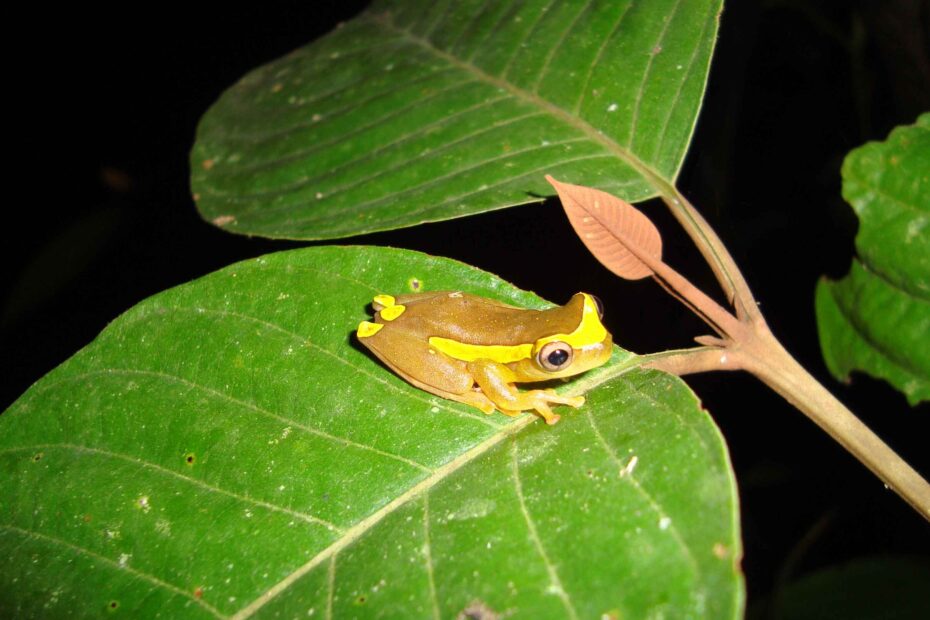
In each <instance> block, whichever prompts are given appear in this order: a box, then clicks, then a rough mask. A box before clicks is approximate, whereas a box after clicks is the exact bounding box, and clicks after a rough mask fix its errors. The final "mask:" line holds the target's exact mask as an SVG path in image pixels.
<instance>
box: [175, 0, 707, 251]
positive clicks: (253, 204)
mask: <svg viewBox="0 0 930 620" xmlns="http://www.w3.org/2000/svg"><path fill="white" fill-rule="evenodd" d="M721 4H722V0H693V1H689V2H683V1H682V0H652V1H650V2H633V0H576V1H565V2H551V1H550V0H529V1H516V0H511V1H503V2H484V1H483V0H481V1H477V0H470V1H466V2H449V1H445V2H432V1H429V2H427V1H424V0H383V1H380V2H376V3H375V4H374V6H373V7H372V8H370V9H369V10H368V11H366V12H365V13H363V14H362V15H360V16H359V17H358V18H356V19H354V20H352V21H350V22H347V23H345V24H343V25H341V26H340V27H339V28H337V29H336V30H335V31H334V32H332V33H331V34H329V35H328V36H326V37H324V38H322V39H320V40H318V41H316V42H314V43H313V44H311V45H308V46H307V47H304V48H302V49H299V50H297V51H295V52H293V53H292V54H290V55H288V56H285V57H284V58H281V59H279V60H277V61H275V62H272V63H271V64H268V65H265V66H263V67H260V68H258V69H256V70H255V71H253V72H252V73H250V74H248V75H247V76H245V77H244V78H243V79H242V80H241V81H240V82H239V83H238V84H236V85H235V86H233V87H232V88H231V89H229V90H228V91H227V92H226V93H224V94H223V96H222V97H221V98H220V99H219V101H218V102H217V103H216V104H215V105H214V106H213V107H212V108H211V109H210V110H209V111H208V112H207V114H206V116H205V117H204V118H203V120H202V122H201V124H200V128H199V130H198V135H197V141H196V144H195V146H194V150H193V154H192V158H191V159H192V169H193V173H192V186H193V191H194V195H195V198H196V201H197V205H198V208H199V209H200V211H201V213H202V215H203V216H204V217H205V218H206V219H208V220H211V221H213V222H214V223H215V224H217V225H219V226H222V227H224V228H226V229H227V230H230V231H234V232H240V233H247V234H253V235H262V236H268V237H286V238H299V239H320V238H332V237H340V236H349V235H355V234H359V233H363V232H370V231H375V230H386V229H391V228H400V227H403V226H411V225H413V224H417V223H420V222H427V221H437V220H445V219H450V218H454V217H460V216H463V215H468V214H472V213H478V212H482V211H487V210H490V209H499V208H503V207H507V206H512V205H515V204H521V203H526V202H532V201H535V200H539V197H540V196H545V195H549V194H551V193H552V189H551V187H549V186H548V185H547V184H546V182H545V180H544V178H543V175H544V174H552V175H554V176H555V177H557V178H560V179H567V180H569V181H571V182H572V183H578V184H582V185H589V186H594V187H597V188H599V189H602V190H605V191H608V192H611V193H613V194H616V195H618V196H621V197H623V198H625V199H627V200H629V201H637V200H641V199H644V198H647V197H649V196H652V195H654V194H655V190H654V188H653V187H651V186H650V184H649V183H647V182H646V180H645V179H644V177H643V174H644V172H645V171H648V170H651V171H652V172H651V174H657V175H658V176H659V177H660V178H664V179H665V180H667V181H671V180H674V178H675V176H676V174H677V172H678V169H679V167H680V165H681V162H682V159H683V158H684V154H685V150H686V148H687V146H688V142H689V140H690V138H691V134H692V131H693V129H694V124H695V119H696V118H697V112H698V109H699V107H700V103H701V97H702V95H703V92H704V87H705V83H706V78H707V72H708V68H709V64H710V57H711V52H712V51H713V46H714V41H715V39H716V33H717V25H718V23H717V18H718V15H719V13H720V10H721Z"/></svg>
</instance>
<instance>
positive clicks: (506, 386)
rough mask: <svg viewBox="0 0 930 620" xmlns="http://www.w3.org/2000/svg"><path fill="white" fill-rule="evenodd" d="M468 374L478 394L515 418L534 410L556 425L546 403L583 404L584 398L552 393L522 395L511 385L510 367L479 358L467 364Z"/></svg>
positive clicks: (538, 392) (548, 422) (550, 391)
mask: <svg viewBox="0 0 930 620" xmlns="http://www.w3.org/2000/svg"><path fill="white" fill-rule="evenodd" d="M468 372H469V373H471V376H472V377H474V379H475V383H477V384H478V387H480V388H481V392H482V393H483V394H484V395H485V396H487V397H488V398H489V399H490V400H491V402H492V403H494V405H495V406H496V407H497V408H498V409H499V410H500V411H501V413H505V414H507V415H517V414H518V413H520V412H521V411H526V410H529V409H535V410H536V411H537V412H538V413H539V414H540V415H541V416H542V417H543V418H544V419H545V420H546V424H555V423H556V422H558V421H559V416H558V414H556V413H553V412H552V409H550V408H549V403H553V404H557V405H571V406H572V407H580V406H581V405H583V404H584V397H583V396H560V395H559V394H556V393H555V391H554V390H527V391H525V392H521V391H520V390H518V389H517V388H516V386H515V385H514V379H515V377H514V374H513V372H511V370H510V369H509V368H507V367H506V366H504V365H503V364H500V363H498V362H494V361H491V360H485V359H479V360H475V361H472V362H468Z"/></svg>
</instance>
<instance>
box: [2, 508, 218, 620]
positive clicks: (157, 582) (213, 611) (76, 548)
mask: <svg viewBox="0 0 930 620" xmlns="http://www.w3.org/2000/svg"><path fill="white" fill-rule="evenodd" d="M0 527H2V528H5V529H7V530H10V531H12V532H15V533H17V534H19V535H21V536H25V537H28V538H34V539H36V540H41V541H44V542H47V543H52V544H54V545H58V546H60V547H65V548H66V549H69V550H71V551H73V552H75V553H77V554H80V555H86V556H87V557H91V558H93V559H95V560H97V561H99V562H103V563H104V564H107V565H109V566H110V567H112V568H114V569H116V570H119V571H123V572H126V573H129V574H131V575H134V576H135V577H138V578H139V579H142V580H144V581H147V582H149V583H151V584H152V585H154V586H157V587H159V588H162V589H164V590H168V591H169V592H172V593H174V594H177V595H179V596H182V597H184V598H186V599H188V600H189V601H191V602H192V603H196V604H197V605H199V606H200V607H202V608H203V609H205V610H206V611H207V612H209V613H210V615H212V616H214V617H216V618H223V617H224V615H223V614H221V613H220V611H219V610H218V609H217V608H216V607H213V606H212V605H210V604H209V603H207V602H206V601H204V600H203V599H202V598H197V597H196V596H194V594H193V592H187V591H186V590H183V589H181V588H179V587H178V586H176V585H174V584H171V583H168V582H167V581H163V580H161V579H159V578H158V577H156V576H154V575H152V574H149V573H146V572H143V571H140V570H138V569H136V568H133V567H132V566H128V565H123V564H120V563H119V562H117V561H115V560H111V559H110V558H108V557H106V556H104V555H101V554H99V553H97V552H96V551H91V550H90V549H87V548H86V547H82V546H80V545H76V544H74V543H72V542H68V541H66V540H62V539H60V538H56V537H54V536H49V535H48V534H41V533H39V532H34V531H30V530H26V529H23V528H21V527H17V526H15V525H12V524H8V523H2V524H0Z"/></svg>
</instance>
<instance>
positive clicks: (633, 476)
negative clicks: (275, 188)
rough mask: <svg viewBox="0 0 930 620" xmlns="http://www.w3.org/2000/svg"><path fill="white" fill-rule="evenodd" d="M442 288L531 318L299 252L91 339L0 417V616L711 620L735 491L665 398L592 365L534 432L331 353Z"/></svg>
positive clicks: (704, 440)
mask: <svg viewBox="0 0 930 620" xmlns="http://www.w3.org/2000/svg"><path fill="white" fill-rule="evenodd" d="M456 285H458V286H456ZM457 287H458V288H463V289H465V290H470V291H472V292H476V293H479V294H484V295H488V296H492V297H495V298H498V299H501V300H503V301H507V302H509V303H514V304H518V305H524V306H528V307H544V305H545V302H543V301H541V300H539V299H538V298H536V297H534V296H533V295H531V294H529V293H526V292H522V291H519V290H517V289H514V288H513V287H511V286H510V285H508V284H506V283H504V282H502V281H500V280H499V279H496V278H493V277H491V276H489V275H488V274H485V273H483V272H480V271H478V270H475V269H473V268H470V267H467V266H464V265H462V264H460V263H455V262H453V261H449V260H445V259H437V258H432V257H427V256H424V255H420V254H416V253H412V252H405V251H397V250H386V249H377V248H336V247H322V248H312V249H307V250H298V251H294V252H285V253H280V254H276V255H272V256H268V257H263V258H260V259H256V260H254V261H248V262H245V263H240V264H237V265H233V266H231V267H229V268H227V269H224V270H222V271H219V272H217V273H215V274H212V275H210V276H207V277H205V278H202V279H200V280H198V281H195V282H192V283H190V284H188V285H184V286H181V287H178V288H175V289H171V290H169V291H166V292H165V293H162V294H160V295H157V296H155V297H153V298H151V299H149V300H147V301H145V302H143V303H142V304H140V305H139V306H137V307H136V308H134V309H132V310H130V311H129V312H128V313H126V314H125V315H124V316H122V317H120V318H119V319H117V320H116V321H114V322H113V323H112V324H111V326H110V327H108V328H107V330H105V331H104V332H103V333H102V334H101V335H100V336H99V337H98V338H97V340H96V341H95V342H94V343H92V344H91V345H89V346H88V347H87V348H85V349H84V350H82V351H81V352H79V353H78V354H77V355H75V356H74V357H73V358H72V359H70V360H69V361H68V362H66V363H65V364H63V365H62V366H60V367H59V368H57V369H56V370H55V371H53V372H52V373H50V374H49V375H48V376H47V377H45V378H44V379H42V380H41V381H40V382H39V383H37V384H36V385H35V386H34V387H33V388H31V389H30V390H29V391H28V392H27V393H26V394H24V395H23V397H21V398H20V399H19V400H18V401H17V402H16V403H15V404H14V405H13V406H12V407H11V408H10V409H9V410H7V411H6V412H5V413H4V414H3V415H2V416H0V468H2V471H3V472H4V485H3V487H2V489H0V550H2V552H0V556H2V557H3V558H4V560H2V562H5V565H4V566H3V567H2V570H0V575H2V576H0V594H2V595H0V607H2V608H3V611H5V612H6V611H10V612H12V615H14V616H16V617H29V616H36V615H48V614H56V613H61V612H62V611H63V610H64V609H67V610H68V611H69V612H70V613H72V614H73V615H75V616H78V617H93V616H98V615H100V614H102V613H104V612H105V611H107V610H108V609H110V607H109V606H110V605H116V608H115V609H119V610H122V611H124V612H125V613H127V614H130V615H133V616H134V617H151V616H154V614H155V613H161V614H163V615H164V614H169V615H171V616H172V617H204V618H210V617H253V616H254V617H263V616H266V615H267V616H269V617H270V616H273V615H275V614H276V613H278V612H280V613H285V612H286V613H287V614H288V615H290V614H293V613H298V612H299V613H300V614H301V615H305V614H307V613H309V611H310V610H314V613H316V614H321V615H325V613H327V611H331V612H332V613H333V614H334V615H336V616H345V615H352V616H356V615H357V616H362V617H367V616H377V615H384V614H386V615H391V614H394V615H399V616H403V617H410V616H414V617H416V616H421V617H431V616H433V614H434V612H436V611H437V610H438V613H439V614H440V616H441V617H447V616H454V615H455V614H456V613H458V612H460V611H462V610H463V609H465V608H467V607H468V606H469V605H470V604H472V603H473V602H474V601H476V600H478V601H481V602H482V603H483V604H485V605H487V606H489V607H490V608H492V609H496V610H498V611H500V612H503V611H504V610H506V609H513V610H514V611H517V612H519V615H520V616H525V617H533V615H534V614H535V613H537V612H538V613H548V612H552V613H556V614H557V615H558V614H567V615H571V612H570V611H569V609H573V610H574V613H575V614H577V615H578V616H579V617H586V616H588V615H590V614H591V613H594V612H598V613H609V612H611V611H612V610H615V609H616V610H622V611H623V613H625V614H631V615H635V616H640V615H643V614H644V613H648V612H649V610H652V611H657V610H664V611H665V612H666V613H669V614H671V613H676V614H678V613H681V614H684V613H696V614H697V615H699V616H700V615H704V616H706V617H720V616H721V615H723V616H728V617H736V616H737V615H738V613H739V609H740V606H741V604H742V581H741V578H740V575H739V572H738V568H737V564H738V557H739V553H740V547H739V535H738V516H737V508H736V495H735V483H734V481H733V477H732V471H731V470H730V467H729V462H728V457H727V453H726V449H725V446H724V444H723V442H722V440H721V438H720V436H719V434H718V432H717V430H716V428H715V427H714V426H713V424H712V423H711V422H710V420H709V418H708V417H707V415H706V413H704V412H703V411H701V410H700V408H699V406H698V403H697V401H696V399H695V398H694V396H693V395H692V394H691V393H690V392H689V391H687V390H686V389H685V388H684V387H683V384H682V383H681V382H680V381H678V380H676V379H673V378H671V377H668V376H665V375H661V374H659V373H655V372H642V371H629V372H625V373H623V374H621V371H622V370H623V369H624V368H628V365H629V363H630V355H629V354H627V353H624V352H621V351H619V350H618V351H617V352H616V354H615V358H614V360H613V361H612V362H611V363H610V364H609V365H608V366H606V367H602V368H600V369H597V370H595V371H592V372H591V373H588V374H586V375H584V376H582V377H581V378H579V379H578V380H577V381H576V382H573V383H570V384H568V386H567V387H569V388H570V389H574V390H584V389H589V391H588V397H589V402H588V403H587V404H586V405H585V407H584V408H583V409H581V410H579V411H578V412H573V413H569V414H568V415H566V416H563V420H562V422H561V423H560V424H559V425H557V426H556V427H554V428H550V427H546V426H545V425H544V424H542V423H541V422H540V421H538V420H537V419H536V418H534V417H531V416H524V417H521V418H516V419H513V420H511V419H510V418H506V417H504V416H500V415H496V416H485V415H483V414H481V413H480V412H478V411H477V410H470V409H469V408H467V407H465V406H461V405H459V404H457V403H451V402H447V401H444V400H441V399H439V398H436V397H433V396H432V395H430V394H427V393H425V392H422V391H419V390H416V389H414V388H412V387H411V386H409V385H408V384H406V383H404V382H403V381H401V380H400V379H399V378H397V377H396V376H394V375H393V374H391V373H389V372H388V371H387V370H386V369H385V368H383V367H382V366H380V365H379V364H378V363H377V362H376V361H375V360H373V359H372V358H371V357H370V356H368V355H367V354H366V353H365V352H364V350H363V349H362V347H359V346H357V345H353V343H352V339H351V333H352V332H353V331H354V327H355V325H356V324H357V322H358V321H359V320H361V319H363V318H365V317H366V316H367V312H366V309H365V304H366V302H367V301H368V300H370V299H371V297H372V296H373V295H375V294H376V293H380V292H384V291H390V292H394V293H399V292H402V291H403V290H405V289H406V290H409V289H410V288H418V289H421V288H427V289H429V290H434V289H450V288H457ZM553 430H555V431H559V432H555V433H554V432H551V431H553ZM633 457H636V458H635V459H634V458H633ZM631 463H632V464H631ZM696 506H697V507H700V509H699V510H696V509H695V507H696ZM592 554H600V555H603V556H604V557H603V562H601V561H600V560H599V564H598V565H597V566H596V567H595V566H593V565H592V563H591V562H589V561H586V560H585V558H586V557H593V556H592ZM72 566H76V567H80V572H76V571H74V570H72V568H71V567H72ZM659 573H662V574H665V575H675V576H676V579H674V580H669V579H666V580H665V581H664V582H662V583H661V584H660V585H658V586H657V585H656V584H655V583H653V582H652V581H651V580H652V576H654V575H656V574H659ZM17 584H28V587H27V588H23V587H21V586H19V585H17Z"/></svg>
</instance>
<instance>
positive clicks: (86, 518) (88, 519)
mask: <svg viewBox="0 0 930 620" xmlns="http://www.w3.org/2000/svg"><path fill="white" fill-rule="evenodd" d="M93 518H94V517H93V516H91V515H84V523H90V522H91V521H92V520H93Z"/></svg>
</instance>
